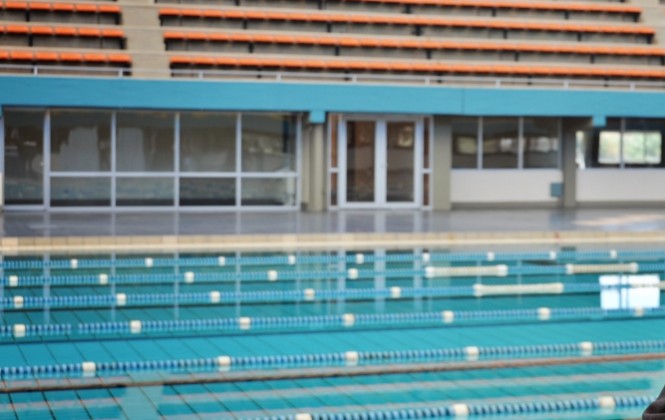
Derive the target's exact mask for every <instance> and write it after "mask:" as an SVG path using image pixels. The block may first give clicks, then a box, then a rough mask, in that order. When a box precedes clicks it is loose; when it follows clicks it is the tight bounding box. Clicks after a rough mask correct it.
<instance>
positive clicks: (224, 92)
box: [0, 0, 665, 211]
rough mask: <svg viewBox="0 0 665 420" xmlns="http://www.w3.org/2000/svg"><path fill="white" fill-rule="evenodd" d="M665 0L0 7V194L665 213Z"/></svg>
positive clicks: (98, 204) (101, 200)
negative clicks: (621, 208)
mask: <svg viewBox="0 0 665 420" xmlns="http://www.w3.org/2000/svg"><path fill="white" fill-rule="evenodd" d="M664 17H665V6H662V5H661V4H660V3H658V2H657V1H656V0H634V1H626V2H623V1H611V0H574V1H573V0H565V1H560V0H497V1H490V0H117V1H108V0H97V1H92V0H80V1H79V0H62V1H60V0H40V1H31V0H30V1H13V0H0V39H1V41H0V107H1V118H0V142H1V143H2V145H3V147H1V148H0V150H2V151H3V154H4V157H3V158H2V159H0V161H2V162H3V163H2V168H1V169H2V170H1V172H2V183H1V185H2V200H1V202H2V205H3V207H4V209H6V210H7V211H9V210H16V211H25V210H42V209H46V210H75V211H80V210H86V211H87V210H93V209H100V210H109V209H116V210H123V209H128V210H150V211H152V210H156V209H165V210H173V209H193V210H199V209H203V210H214V211H218V210H242V211H244V210H252V209H261V210H275V211H283V210H289V211H299V210H301V209H303V210H307V211H324V210H334V209H385V208H389V209H394V208H399V209H423V210H448V209H451V208H463V207H473V206H498V207H500V206H515V205H521V206H524V205H527V206H542V207H565V208H575V207H578V206H593V205H607V204H626V203H644V204H654V205H662V204H665V189H662V188H659V187H657V186H658V185H662V183H663V182H665V160H664V157H663V135H664V133H665V45H663V42H665V19H664Z"/></svg>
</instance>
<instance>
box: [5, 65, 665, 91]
mask: <svg viewBox="0 0 665 420" xmlns="http://www.w3.org/2000/svg"><path fill="white" fill-rule="evenodd" d="M57 72H66V73H67V74H66V75H64V76H69V77H71V76H86V77H106V78H108V77H113V78H126V77H129V76H133V75H134V76H136V75H137V73H138V77H140V78H149V79H173V78H177V79H179V80H182V79H191V80H210V79H215V78H218V79H224V80H228V81H243V82H247V81H252V82H257V83H266V82H268V83H275V82H277V83H293V82H307V83H344V84H382V83H385V84H408V85H421V86H439V87H445V86H455V87H486V88H496V89H514V88H516V87H519V88H536V89H564V90H568V89H600V90H620V91H623V90H629V91H635V90H654V91H663V90H665V81H645V80H630V79H626V80H586V79H570V78H559V79H555V78H549V77H539V76H529V77H512V76H504V77H496V76H476V75H474V76H459V75H445V76H443V75H442V76H436V75H414V74H366V73H350V72H344V73H332V72H316V73H314V72H301V71H274V70H221V69H184V70H180V69H172V70H161V71H160V70H142V69H135V68H133V69H132V68H116V67H90V66H76V67H73V66H71V67H70V66H61V65H60V66H59V65H46V64H0V73H4V74H7V75H10V74H13V75H23V76H49V77H57V76H59V75H58V74H57ZM109 72H113V74H114V75H113V76H109ZM60 76H63V75H62V74H61V75H60Z"/></svg>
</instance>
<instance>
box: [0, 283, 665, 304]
mask: <svg viewBox="0 0 665 420" xmlns="http://www.w3.org/2000/svg"><path fill="white" fill-rule="evenodd" d="M639 288H649V289H652V288H657V289H660V290H665V281H661V282H659V283H633V284H617V285H601V284H598V283H561V282H551V283H534V284H506V285H485V284H480V283H477V284H474V285H473V286H449V287H390V288H382V289H375V288H357V289H320V290H315V289H311V288H308V289H303V290H259V291H248V292H235V291H234V292H221V291H217V290H212V291H209V292H196V293H137V294H128V293H116V294H97V295H69V296H47V297H43V296H22V295H14V296H11V297H4V298H1V299H0V309H2V310H22V309H35V308H36V309H41V308H46V307H48V308H95V307H123V306H165V305H174V304H179V305H215V304H238V303H276V302H313V301H327V300H346V301H359V300H371V299H395V300H396V299H409V298H470V297H476V298H478V297H485V296H525V295H561V294H585V293H586V294H588V293H599V292H601V291H602V290H623V289H639Z"/></svg>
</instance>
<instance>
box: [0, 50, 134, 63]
mask: <svg viewBox="0 0 665 420" xmlns="http://www.w3.org/2000/svg"><path fill="white" fill-rule="evenodd" d="M0 61H31V62H70V63H72V62H74V63H113V64H122V65H127V66H128V65H130V64H131V62H132V60H131V57H130V56H129V54H118V53H112V54H105V53H79V52H69V51H67V52H58V51H32V50H16V49H12V50H1V49H0Z"/></svg>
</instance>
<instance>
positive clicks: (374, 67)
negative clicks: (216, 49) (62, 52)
mask: <svg viewBox="0 0 665 420" xmlns="http://www.w3.org/2000/svg"><path fill="white" fill-rule="evenodd" d="M170 62H171V66H172V68H174V67H176V68H177V67H178V66H193V67H199V66H206V67H213V68H214V67H226V68H229V67H234V68H258V69H261V68H270V69H279V68H283V69H294V68H303V69H305V68H306V69H313V70H331V69H335V70H344V71H367V70H370V71H380V72H418V73H434V74H441V73H443V74H484V75H502V76H533V75H544V76H560V77H589V76H593V77H602V78H609V77H616V78H640V79H665V70H644V69H624V68H607V67H603V68H589V67H581V66H575V67H573V66H546V65H539V66H520V65H496V64H491V65H490V64H453V63H443V62H424V61H421V62H413V61H369V60H339V59H328V60H323V59H306V58H301V59H297V60H294V59H291V58H274V57H271V58H257V57H211V56H196V55H186V56H185V55H178V56H172V57H171V58H170Z"/></svg>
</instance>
